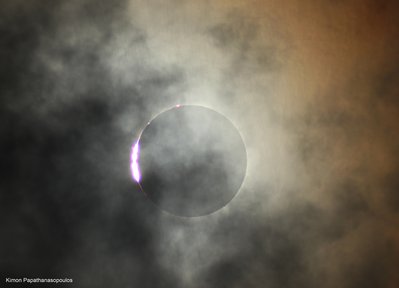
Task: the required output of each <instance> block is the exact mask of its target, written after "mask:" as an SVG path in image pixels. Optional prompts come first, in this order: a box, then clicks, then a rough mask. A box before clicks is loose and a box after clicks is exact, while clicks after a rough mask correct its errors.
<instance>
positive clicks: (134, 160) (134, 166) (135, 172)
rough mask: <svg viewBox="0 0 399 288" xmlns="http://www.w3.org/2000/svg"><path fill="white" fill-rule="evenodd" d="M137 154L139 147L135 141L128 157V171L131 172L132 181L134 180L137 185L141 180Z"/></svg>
mask: <svg viewBox="0 0 399 288" xmlns="http://www.w3.org/2000/svg"><path fill="white" fill-rule="evenodd" d="M139 152H140V146H139V141H137V142H136V143H135V144H134V146H133V149H132V155H131V156H130V169H131V171H132V176H133V179H134V180H136V182H137V183H139V182H140V179H141V174H140V170H139V162H138V160H139Z"/></svg>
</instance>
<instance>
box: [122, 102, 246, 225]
mask: <svg viewBox="0 0 399 288" xmlns="http://www.w3.org/2000/svg"><path fill="white" fill-rule="evenodd" d="M187 110H188V111H187ZM197 110H199V111H202V112H201V113H205V112H206V113H210V114H212V115H211V117H209V118H210V119H214V120H212V121H216V120H217V121H219V122H223V125H225V126H223V127H225V130H226V131H227V132H226V133H227V135H230V136H231V135H233V134H234V137H233V136H231V137H230V138H229V139H233V138H234V141H236V142H240V143H241V144H240V143H238V144H237V143H236V144H234V145H235V146H234V145H233V147H229V146H230V145H218V147H219V148H218V149H219V150H217V152H215V151H216V150H215V149H213V150H215V151H213V150H212V149H211V148H209V147H213V146H210V145H208V144H209V143H208V142H209V141H208V138H212V137H213V139H216V140H212V141H214V142H215V141H216V142H217V144H220V143H219V142H220V140H218V139H217V138H225V133H224V131H225V130H219V131H218V133H219V134H210V136H209V137H208V134H207V133H208V132H207V131H206V132H204V131H202V132H201V133H202V134H201V135H200V137H199V138H200V139H201V141H198V142H197V144H196V146H195V148H196V149H195V150H193V151H191V150H189V151H191V152H188V150H184V149H180V150H179V149H178V148H177V147H175V146H174V144H173V145H172V144H170V143H172V142H171V141H175V138H179V137H186V136H187V135H186V134H183V135H184V136H181V135H179V134H176V133H180V129H182V127H180V128H178V129H176V127H178V126H179V125H173V126H169V127H167V128H168V129H170V133H172V134H173V133H175V134H176V135H178V137H176V135H175V134H173V135H174V136H175V137H169V138H171V139H173V140H168V139H166V141H158V142H155V143H158V144H157V145H150V146H151V147H153V146H154V147H157V146H162V145H166V146H167V145H168V143H169V146H168V148H172V149H175V152H176V151H177V152H176V153H178V154H179V153H180V152H179V151H181V150H182V151H186V154H187V153H188V154H187V155H190V153H191V154H192V153H194V154H198V153H199V152H198V151H197V150H201V151H202V152H201V153H202V154H201V157H199V156H198V157H197V156H195V157H197V158H195V159H196V161H197V160H198V159H200V161H201V165H202V166H203V167H202V166H201V167H202V168H203V169H204V170H201V171H202V172H201V171H200V172H201V173H202V174H204V175H205V176H203V177H202V178H204V179H205V180H203V179H201V181H207V179H208V178H211V179H213V180H212V181H213V183H216V182H215V181H216V180H215V179H220V181H217V182H218V183H216V185H214V186H217V187H219V188H214V190H217V189H219V190H223V189H224V190H227V192H221V195H222V194H223V193H224V194H226V195H222V196H220V195H219V194H220V193H219V192H218V191H219V190H217V192H218V193H219V194H218V195H216V194H215V195H216V196H214V195H211V196H209V195H210V194H209V193H210V192H209V190H212V189H213V187H214V186H209V185H210V184H208V183H206V182H204V183H206V184H203V183H202V182H198V181H197V182H198V183H200V184H199V185H198V183H197V184H196V185H194V184H192V185H191V184H190V185H191V186H190V185H187V183H180V182H181V178H178V177H185V178H184V181H186V182H187V181H189V180H187V179H190V178H191V176H192V175H191V174H188V173H189V172H186V171H185V170H184V171H183V170H181V167H180V166H181V165H180V162H182V161H180V162H176V163H177V164H176V163H175V165H178V166H174V167H172V169H169V170H168V171H166V174H167V173H169V171H175V170H176V171H180V172H182V171H183V172H182V174H184V176H176V175H174V177H175V178H176V177H177V179H180V180H178V181H175V182H176V183H177V184H175V183H174V182H173V180H172V178H173V177H168V178H170V179H168V180H167V181H169V182H168V184H167V185H166V186H162V185H164V182H165V181H163V182H162V181H161V182H160V183H163V184H162V185H161V184H160V185H161V186H159V187H156V188H154V187H153V186H151V185H153V184H151V185H150V184H148V183H149V182H148V177H150V178H151V177H152V179H157V180H159V179H160V178H162V177H166V176H162V175H163V174H165V170H162V171H163V172H162V173H161V172H158V173H160V174H159V175H157V177H155V178H154V177H153V176H154V175H155V174H156V172H154V171H151V173H152V174H151V173H150V174H151V175H152V176H151V175H149V174H148V169H146V167H144V169H142V168H143V167H142V164H143V163H140V161H141V160H142V157H141V155H140V154H141V153H142V152H143V151H142V149H143V147H144V155H146V151H145V149H146V147H147V149H150V148H148V147H149V146H148V145H149V144H150V142H148V139H147V140H146V139H144V142H145V141H147V142H146V143H144V144H145V145H144V146H143V145H142V143H141V142H142V140H143V139H142V136H143V134H146V133H147V134H148V133H150V132H147V129H148V131H151V129H154V128H151V127H154V125H155V127H156V126H157V125H158V126H159V125H160V124H159V123H158V122H157V121H158V118H161V119H164V120H165V117H166V116H165V115H171V114H173V113H175V114H176V113H180V114H181V113H183V112H184V111H185V112H184V113H186V115H189V116H190V115H191V114H190V113H193V114H194V115H195V114H196V113H197V112H196V111H197ZM168 111H171V112H172V113H167V112H168ZM190 111H191V112H190ZM188 112H190V113H188ZM187 113H188V114H187ZM201 113H200V114H201ZM197 114H198V113H197ZM201 116H203V115H202V114H201ZM205 116H206V115H205ZM190 117H191V116H190ZM212 117H213V118H212ZM206 118H207V117H202V118H198V117H197V118H196V120H195V121H194V122H193V123H200V124H201V122H206ZM155 119H157V121H155V124H152V123H153V122H154V120H155ZM166 119H168V118H167V117H166ZM215 119H216V120H215ZM223 119H224V120H223ZM159 121H161V120H159ZM179 121H180V120H179ZM210 121H211V120H210ZM217 121H216V123H215V125H216V124H218V123H217ZM161 122H162V121H161ZM180 122H184V121H180ZM180 122H179V123H180ZM188 122H190V121H188ZM210 123H211V122H210ZM226 123H227V124H226ZM184 124H185V123H183V124H181V125H183V126H184ZM200 124H199V125H200ZM196 125H197V124H196ZM219 125H220V123H219ZM226 125H228V126H230V127H227V126H226ZM161 126H162V125H161ZM208 126H209V127H208V129H209V130H212V129H213V128H214V127H213V126H214V125H213V123H211V125H208ZM216 126H217V125H216ZM184 127H185V126H184ZM184 127H183V133H184V131H187V129H186V130H184ZM226 127H227V128H226ZM164 130H165V129H163V130H162V131H164ZM191 130H193V131H194V132H192V131H191ZM233 130H234V131H233ZM190 131H191V132H192V133H197V132H195V129H192V128H190ZM220 131H222V132H220ZM198 133H200V132H198ZM229 133H230V134H229ZM147 134H146V135H144V136H145V137H144V138H146V137H147V138H148V137H150V136H148V135H147ZM204 135H205V136H204ZM212 135H213V136H212ZM215 135H219V136H215ZM191 136H193V135H191ZM151 137H155V136H151ZM201 137H202V138H201ZM204 137H205V138H204ZM232 137H233V138H232ZM192 138H195V135H194V136H193V137H188V138H187V139H186V138H185V139H184V141H181V142H187V141H188V142H190V141H194V140H192ZM227 138H228V137H227ZM164 140H165V139H164ZM203 140H205V141H203ZM226 141H227V140H226ZM164 142H167V143H166V144H164ZM204 142H206V143H204ZM207 143H208V144H207ZM212 143H213V142H212ZM224 144H226V143H224ZM207 145H208V146H207ZM245 146H246V145H245V143H244V140H243V137H242V136H241V133H240V132H239V130H238V129H237V127H236V126H235V125H234V124H233V123H232V121H231V120H230V119H228V118H227V117H226V116H224V115H223V114H221V113H219V112H217V111H215V110H213V109H211V108H209V107H205V106H200V105H182V104H177V105H175V106H173V107H171V108H168V109H166V110H164V111H161V112H160V113H158V114H156V115H155V116H154V117H153V118H152V119H151V120H150V121H149V122H147V124H146V125H145V127H144V128H143V129H142V130H141V131H140V134H139V136H138V137H137V139H136V140H135V141H134V143H133V145H132V148H131V155H130V170H131V176H132V178H133V180H134V181H135V182H136V183H137V184H138V185H139V187H140V189H141V191H142V192H144V193H145V194H146V195H147V196H148V197H149V199H150V200H151V201H152V202H153V203H155V204H156V206H158V207H159V208H161V210H163V211H166V212H168V213H170V214H173V215H175V216H184V217H195V216H203V215H208V214H210V213H213V212H215V211H217V210H219V209H221V208H222V207H224V206H226V205H227V204H228V203H229V202H230V201H231V200H232V199H233V198H234V197H235V196H236V194H237V193H238V191H239V190H240V189H241V186H242V183H243V182H244V179H245V176H246V170H247V162H246V161H247V160H246V159H247V154H246V148H245ZM184 147H185V148H187V147H190V148H191V146H184ZM220 147H221V148H220ZM234 147H236V148H237V147H238V148H237V149H235V148H234ZM151 149H158V150H159V149H161V148H151ZM229 149H230V150H229ZM232 149H235V150H232ZM208 150H212V151H211V152H209V153H208ZM224 150H229V151H231V152H229V154H228V153H227V152H224ZM204 151H205V152H204ZM153 152H154V151H153ZM158 152H159V151H158ZM204 153H205V154H204ZM212 153H213V154H212ZM215 153H216V154H215ZM226 153H227V154H226ZM147 154H148V152H147ZM150 154H154V153H150ZM180 154H181V153H180ZM208 154H209V155H208ZM157 155H158V156H157V157H158V158H156V156H148V155H147V156H145V157H147V159H148V157H153V158H154V157H155V158H154V159H155V161H154V159H152V158H151V160H153V161H152V162H151V163H153V162H157V161H160V160H159V159H163V158H164V156H165V157H166V158H167V153H165V152H163V154H162V153H161V154H159V153H158V154H157ZM210 155H211V156H210ZM221 155H223V157H221ZM226 155H227V156H226ZM145 157H144V158H145ZM190 157H191V156H190ZM219 158H223V161H225V162H226V161H227V162H226V163H228V164H226V165H225V166H226V167H228V168H225V166H223V165H222V164H219V166H218V168H217V169H216V168H215V167H212V165H213V163H215V162H217V161H218V159H219ZM168 159H169V158H168ZM169 160H170V159H169ZM219 160H220V159H219ZM173 161H174V159H173ZM176 161H177V160H176ZM144 162H145V160H144ZM169 162H170V161H169ZM183 162H184V161H183ZM197 162H198V161H197ZM219 162H220V161H219ZM220 163H221V162H220ZM223 163H224V162H223ZM144 164H146V165H147V166H148V164H147V163H144ZM197 164H198V163H196V165H197ZM146 165H145V166H146ZM179 165H180V166H179ZM184 165H185V166H184ZM184 165H183V166H184V167H186V166H187V165H186V164H184ZM221 165H222V166H223V167H224V168H223V167H222V166H221ZM197 166H198V165H197ZM208 166H209V169H208ZM235 166H239V168H236V167H235ZM156 167H158V166H156ZM220 167H222V168H220ZM173 168H178V169H173ZM186 168H187V167H186ZM191 168H192V167H191V166H190V165H188V170H190V169H191ZM202 168H201V169H202ZM179 169H180V170H179ZM212 169H213V170H212ZM215 169H216V170H215ZM235 169H238V170H239V171H238V172H237V171H235ZM153 170H154V169H153ZM155 170H158V169H155ZM222 170H223V171H222ZM224 170H226V171H224ZM230 170H232V171H230ZM215 171H216V172H215ZM154 173H155V174H154ZM190 173H191V172H190ZM201 173H200V174H201ZM218 173H219V174H220V175H219V174H218ZM223 173H224V174H226V173H227V174H226V175H224V174H223ZM175 174H179V172H176V173H175ZM186 174H187V175H188V176H189V177H187V175H186ZM197 174H198V173H197ZM214 174H218V175H219V176H220V177H219V178H217V176H214ZM210 175H211V176H210ZM223 175H224V176H223ZM146 176H147V182H146ZM143 177H144V178H143ZM198 177H199V176H198ZM212 177H213V178H212ZM229 177H230V178H229ZM194 178H195V177H194ZM225 178H229V181H230V182H232V183H233V184H232V185H230V184H231V183H227V184H229V185H227V184H223V183H224V182H223V181H224V180H223V179H225ZM173 179H174V178H173ZM142 181H144V182H143V183H142ZM151 181H155V180H151ZM219 182H221V183H222V184H220V183H219ZM171 183H173V185H174V186H173V187H174V188H173V189H172V188H171V187H169V186H171ZM201 183H202V184H201ZM183 184H184V185H183ZM168 185H169V186H168ZM176 185H177V186H176ZM193 185H194V186H193ZM203 185H204V187H203ZM221 185H222V186H221ZM223 185H224V186H223ZM143 186H144V187H143ZM180 186H181V187H184V188H181V187H180ZM148 187H150V189H146V188H148ZM160 187H161V188H160ZM165 187H167V188H165ZM198 187H199V188H198ZM226 187H228V188H226ZM229 187H233V188H231V189H230V188H229ZM164 188H165V193H163V190H162V189H164ZM200 188H203V189H204V191H201V192H195V193H197V194H198V195H200V196H198V195H197V194H195V195H192V197H191V198H187V197H188V196H186V194H190V193H194V192H192V191H193V190H198V189H200ZM222 188H223V189H222ZM154 189H155V190H157V189H158V190H162V193H163V194H164V195H162V197H163V198H162V197H160V198H162V199H163V200H162V201H161V200H159V199H160V198H159V197H158V194H159V193H158V192H157V193H158V194H157V195H155V194H154V193H155V192H153V191H146V190H154ZM168 189H169V190H168ZM170 189H172V190H170ZM182 189H186V190H185V191H186V192H185V193H184V194H181V193H180V194H179V192H176V193H177V194H176V193H175V191H174V190H182ZM229 189H230V190H231V191H230V190H229ZM224 190H223V191H224ZM166 192H167V193H166ZM207 193H208V194H207ZM215 193H216V192H215ZM202 194H206V195H208V196H209V197H208V198H210V199H212V197H216V198H215V199H216V200H215V201H214V202H215V203H216V204H212V203H211V204H209V205H208V204H207V205H208V206H209V207H208V206H207V207H205V206H206V205H204V204H202V203H203V202H204V199H202V198H201V199H200V197H201V195H202ZM154 195H155V196H154ZM170 195H174V196H173V197H175V198H173V197H172V196H170ZM176 195H177V196H176ZM168 197H169V198H171V199H175V200H168V199H167V200H168V201H169V202H171V203H172V204H171V203H169V202H168V201H166V202H168V204H164V202H165V201H164V200H165V199H166V198H168ZM203 197H205V196H203ZM183 198H184V199H186V200H184V199H183ZM197 198H198V199H197ZM219 198H220V199H219ZM176 199H177V200H176ZM182 199H183V200H182ZM187 199H188V200H187ZM192 199H194V200H192ZM173 201H175V202H176V203H174V202H173ZM184 201H186V202H184ZM206 201H208V200H206ZM209 201H210V200H209ZM180 202H181V203H180ZM191 202H193V203H191ZM187 203H189V204H187ZM198 203H201V204H198ZM185 205H186V206H188V207H189V208H187V209H186V210H184V209H183V208H180V207H181V206H185ZM190 205H191V206H190ZM195 205H197V206H199V208H198V207H196V206H195ZM202 206H203V207H202ZM176 207H178V208H176ZM201 209H202V210H201Z"/></svg>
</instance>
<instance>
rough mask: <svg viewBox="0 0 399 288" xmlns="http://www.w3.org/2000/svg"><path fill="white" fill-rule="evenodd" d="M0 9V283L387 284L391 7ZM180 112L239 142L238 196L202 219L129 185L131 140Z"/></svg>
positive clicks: (396, 28) (393, 85)
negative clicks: (221, 127) (231, 129)
mask: <svg viewBox="0 0 399 288" xmlns="http://www.w3.org/2000/svg"><path fill="white" fill-rule="evenodd" d="M0 5H1V6H0V31H1V34H0V35H1V37H0V43H1V44H0V59H1V65H0V93H1V98H0V123H1V124H0V131H1V134H0V140H1V141H0V147H1V161H0V165H1V175H2V176H1V182H0V191H1V194H0V206H1V207H0V216H1V217H0V227H1V232H0V273H1V275H2V276H3V275H4V276H3V279H2V280H1V281H4V277H12V278H18V277H42V278H45V277H57V278H64V277H67V278H73V280H74V284H73V285H72V287H184V288H186V287H187V288H199V287H209V288H211V287H217V288H221V287H229V288H236V287H270V288H274V287H276V288H280V287H327V288H330V287H331V288H333V287H343V288H346V287H351V288H352V287H353V288H354V287H387V288H393V287H396V286H397V283H399V276H398V274H397V271H398V267H399V228H398V227H399V176H398V175H399V163H398V155H399V133H398V128H399V127H398V123H399V89H398V86H399V85H398V83H399V70H398V69H399V54H398V51H399V12H398V11H399V6H398V4H397V1H395V0H392V1H390V0H386V1H377V0H339V1H316V0H301V1H299V0H287V1H277V0H263V1H260V0H259V1H243V0H240V1H238V0H229V1H227V0H213V1H205V0H204V1H184V0H174V1H172V0H167V1H153V0H146V1H144V0H143V1H93V0H84V1H50V0H48V1H45V0H42V1H39V0H32V1H22V0H15V1H6V0H2V1H0ZM178 103H183V104H198V105H203V106H205V107H209V108H211V109H214V110H216V111H218V112H220V113H222V114H223V115H225V116H226V117H228V118H229V119H230V120H231V121H232V122H233V123H234V124H235V126H236V127H237V128H238V129H239V131H240V133H241V135H242V137H243V139H244V142H245V144H246V149H247V157H248V158H247V164H248V166H247V174H246V177H245V180H244V183H243V185H242V187H241V190H240V191H239V193H238V194H237V196H236V197H235V198H234V199H233V201H231V202H230V203H229V205H227V206H225V207H224V208H223V209H221V210H219V211H217V212H216V213H213V214H211V215H208V216H204V217H196V218H184V217H176V216H173V215H170V214H167V213H164V212H162V211H161V210H160V209H158V208H157V207H155V206H154V205H153V204H152V203H151V201H149V200H148V198H147V197H146V196H145V195H144V193H142V191H140V189H139V188H138V187H137V185H136V184H135V183H134V182H133V181H132V179H131V174H130V170H129V158H130V155H129V154H130V149H131V145H132V143H133V142H134V141H135V139H136V138H137V136H138V135H139V133H140V131H141V129H142V128H143V127H144V126H145V124H146V123H147V122H148V121H149V120H150V119H152V118H153V117H154V116H155V115H157V114H158V113H160V112H161V111H163V110H165V109H167V108H169V107H172V106H174V105H176V104H178ZM3 283H4V282H3ZM14 285H15V284H14Z"/></svg>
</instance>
